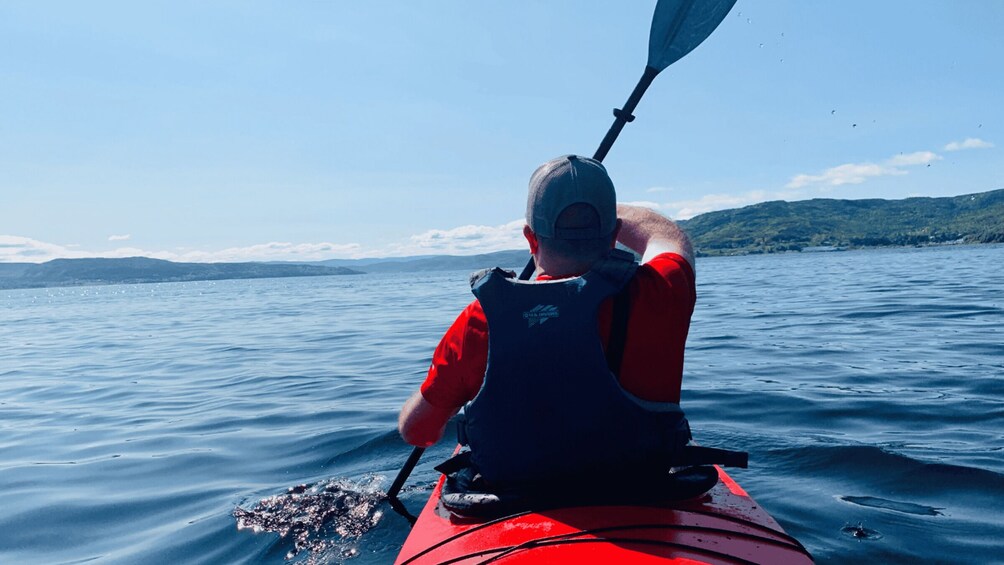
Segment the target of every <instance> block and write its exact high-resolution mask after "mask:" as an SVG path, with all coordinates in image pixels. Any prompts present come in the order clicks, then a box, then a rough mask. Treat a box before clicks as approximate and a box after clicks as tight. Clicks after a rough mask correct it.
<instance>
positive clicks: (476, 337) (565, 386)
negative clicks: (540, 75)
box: [398, 155, 696, 483]
mask: <svg viewBox="0 0 1004 565" xmlns="http://www.w3.org/2000/svg"><path fill="white" fill-rule="evenodd" d="M523 234H524V236H525V237H526V240H527V243H528V244H529V248H530V253H531V255H532V257H533V259H534V262H535V263H536V273H535V274H536V279H535V281H534V282H533V283H531V282H519V281H516V280H515V278H514V277H512V276H510V275H511V273H510V274H508V275H507V274H506V273H504V272H502V271H500V270H495V271H494V272H491V273H487V274H484V275H482V276H481V277H480V278H479V279H478V280H477V281H475V284H474V291H475V295H476V296H478V300H475V301H473V302H472V303H471V304H470V305H468V306H467V308H465V309H464V311H463V312H461V314H460V315H459V316H458V317H457V319H456V321H455V322H454V323H453V325H452V326H451V327H450V328H449V330H448V331H447V332H446V334H445V335H444V336H443V338H442V340H441V341H440V343H439V346H438V347H437V348H436V350H435V353H434V354H433V360H432V366H431V367H430V368H429V372H428V376H427V377H426V379H425V382H424V383H423V384H422V386H421V388H420V389H419V391H417V392H416V393H415V394H414V395H413V396H412V397H411V398H410V399H409V400H408V401H407V402H406V403H405V405H404V407H403V408H402V410H401V414H400V418H399V423H398V426H399V430H400V432H401V435H402V437H403V438H404V439H405V441H407V442H408V443H410V444H412V445H416V446H422V447H425V446H429V445H432V444H433V443H435V442H436V441H438V440H439V439H440V438H441V437H442V435H443V431H444V429H445V426H446V424H447V422H448V420H449V419H450V418H451V417H452V416H453V415H454V414H456V413H457V412H458V411H459V410H460V408H462V407H464V405H465V404H468V403H470V404H468V407H467V409H466V410H465V413H466V417H467V421H466V423H465V424H462V427H463V428H465V429H466V432H465V429H461V430H460V431H461V436H462V437H461V442H462V443H469V444H470V445H471V448H472V450H473V451H474V453H475V459H476V460H477V459H478V458H479V456H480V463H479V466H480V467H485V469H483V470H484V471H485V473H484V474H485V476H486V477H489V476H497V477H498V478H499V479H500V480H499V482H500V483H503V482H513V483H518V482H520V479H521V478H525V477H530V476H556V475H560V474H561V473H565V472H567V471H568V469H570V468H579V467H582V466H585V467H591V468H594V469H596V470H597V471H598V472H600V471H602V470H603V469H605V468H606V467H605V466H607V465H611V464H615V463H617V464H619V463H625V462H624V461H623V460H624V459H625V457H633V456H634V454H636V453H641V452H643V451H651V449H649V448H650V447H651V446H652V445H655V444H657V443H659V444H661V443H665V442H666V437H667V436H666V435H665V433H664V430H656V429H655V428H663V427H668V428H674V429H673V432H674V433H676V434H677V435H678V436H680V437H677V438H676V439H673V440H672V443H680V442H681V441H682V442H683V443H685V442H686V439H689V429H687V428H686V420H685V419H683V417H682V413H681V412H679V407H678V403H679V400H680V383H681V379H682V375H683V353H684V345H685V342H686V338H687V332H688V329H689V326H690V319H691V315H692V314H693V310H694V303H695V300H696V289H695V281H694V267H693V265H694V252H693V248H692V246H691V243H690V240H689V239H688V237H687V235H686V234H685V233H684V232H683V231H682V230H681V229H680V228H679V227H678V226H677V225H676V224H675V223H673V222H672V221H671V220H669V219H667V218H665V217H663V216H662V215H660V214H658V213H656V212H654V211H652V210H648V209H645V208H641V207H637V206H629V205H624V204H621V205H617V204H616V195H615V190H614V185H613V183H612V181H611V180H610V177H609V176H608V174H607V171H606V169H605V168H604V167H603V165H602V164H601V163H599V162H598V161H595V160H593V159H589V158H585V157H577V156H572V155H568V156H563V157H559V158H557V159H553V160H551V161H548V162H547V163H544V164H543V165H541V166H540V167H539V168H538V169H537V170H536V171H535V172H534V174H533V176H532V177H531V180H530V186H529V195H528V201H527V212H526V225H525V226H524V228H523ZM617 242H620V243H621V244H623V245H624V246H625V247H628V248H630V249H632V250H634V251H635V252H637V253H638V254H639V255H641V256H642V263H643V264H642V265H641V266H637V265H635V264H634V263H633V260H632V258H630V256H629V258H628V259H627V260H626V261H625V260H624V257H623V256H624V255H627V254H625V253H623V252H621V251H614V248H615V244H616V243H617ZM621 279H623V280H621ZM521 300H522V301H524V302H525V304H523V303H521V302H520V301H521ZM486 311H487V314H486ZM576 320H580V321H581V323H579V322H578V321H576ZM562 324H565V325H564V326H563V325H562ZM489 327H491V328H492V330H491V331H492V334H491V345H492V347H491V352H489ZM548 332H549V333H548ZM597 332H598V337H599V345H600V346H601V347H602V349H601V348H600V347H595V346H593V343H595V342H596V337H597ZM593 350H595V352H596V353H595V354H594V353H593ZM613 350H616V351H613ZM486 373H487V377H486ZM618 383H619V385H618ZM625 393H626V394H625ZM476 397H477V398H476ZM472 401H473V402H472ZM681 420H682V424H681ZM649 429H651V430H653V431H652V432H651V433H649V432H648V430H649ZM465 435H469V436H470V437H463V436H465ZM465 440H469V441H465ZM535 446H536V447H535ZM584 448H586V449H584ZM514 450H516V451H515V452H514ZM555 450H557V451H555ZM545 451H546V453H544V452H545ZM583 451H588V452H589V453H585V454H583V455H582V456H581V457H580V456H578V454H580V453H582V452H583ZM554 453H557V455H555V454H554ZM651 456H652V454H651V453H648V454H642V455H640V457H642V458H643V459H644V458H648V459H645V460H646V461H647V460H650V459H651ZM658 458H659V457H656V459H658ZM630 464H635V463H634V462H632V463H630ZM646 464H647V463H646ZM514 466H515V467H514ZM495 471H497V472H495ZM502 479H505V480H502ZM509 479H512V481H509Z"/></svg>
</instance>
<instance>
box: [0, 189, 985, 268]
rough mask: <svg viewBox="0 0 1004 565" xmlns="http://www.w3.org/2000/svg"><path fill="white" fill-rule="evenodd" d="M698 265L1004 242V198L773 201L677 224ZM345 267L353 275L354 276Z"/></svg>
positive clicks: (419, 260)
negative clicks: (730, 258)
mask: <svg viewBox="0 0 1004 565" xmlns="http://www.w3.org/2000/svg"><path fill="white" fill-rule="evenodd" d="M679 224H680V226H681V227H682V228H683V229H684V230H686V231H687V233H688V234H689V235H690V237H691V239H692V240H693V241H694V247H695V248H696V250H697V254H698V255H699V256H712V255H745V254H750V253H778V252H786V251H802V250H812V249H813V248H817V249H818V248H826V249H845V248H860V247H876V246H897V245H900V246H902V245H930V244H947V243H998V242H1004V189H1000V190H993V191H990V192H982V193H977V194H966V195H963V196H955V197H946V198H906V199H903V200H881V199H869V200H836V199H824V198H817V199H813V200H803V201H799V202H785V201H773V202H763V203H760V204H754V205H752V206H746V207H744V208H737V209H733V210H722V211H718V212H709V213H707V214H701V215H699V216H696V217H694V218H692V219H690V220H684V221H680V222H679ZM528 258H529V252H528V251H527V250H526V249H520V250H510V251H497V252H494V253H484V254H480V255H464V256H456V255H426V256H419V257H394V258H383V259H332V260H328V261H317V262H309V263H303V262H298V263H293V262H279V263H276V262H273V263H174V262H171V261H163V260H160V259H150V258H146V257H130V258H126V259H55V260H52V261H48V262H46V263H41V264H35V263H0V288H34V287H46V286H72V285H88V284H128V283H143V282H172V281H195V280H219V279H248V278H269V277H304V276H330V275H350V274H361V273H392V272H423V271H444V270H466V271H475V270H478V269H483V268H486V267H495V266H499V267H503V268H508V269H513V270H517V271H518V270H520V269H521V268H522V267H523V265H525V264H526V261H527V259H528ZM347 265H349V266H351V267H353V268H349V267H348V266H347Z"/></svg>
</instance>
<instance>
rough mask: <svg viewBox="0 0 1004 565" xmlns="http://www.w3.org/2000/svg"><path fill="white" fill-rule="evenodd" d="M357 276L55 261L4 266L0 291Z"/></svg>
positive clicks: (296, 267)
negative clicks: (10, 289) (104, 285)
mask: <svg viewBox="0 0 1004 565" xmlns="http://www.w3.org/2000/svg"><path fill="white" fill-rule="evenodd" d="M356 274H361V273H360V272H359V271H355V270H353V269H348V268H346V267H325V266H321V265H301V264H295V263H287V264H268V263H175V262H172V261H164V260H161V259H150V258H148V257H128V258H124V259H106V258H94V259H53V260H52V261H48V262H45V263H38V264H35V263H0V288H38V287H50V286H77V285H95V284H132V283H149V282H181V281H204V280H221V279H257V278H272V277H314V276H331V275H356Z"/></svg>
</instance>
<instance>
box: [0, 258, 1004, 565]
mask: <svg viewBox="0 0 1004 565" xmlns="http://www.w3.org/2000/svg"><path fill="white" fill-rule="evenodd" d="M1002 264H1004V246H980V247H953V248H933V249H903V250H880V251H862V252H844V253H830V254H803V255H798V254H793V255H783V256H752V257H738V258H718V259H704V260H701V261H700V262H699V264H698V279H699V285H698V287H699V288H698V292H699V299H698V307H697V312H696V314H695V318H694V323H693V327H692V330H691V337H690V340H689V342H688V344H689V347H688V354H687V355H688V357H687V368H686V371H687V376H686V378H685V382H684V393H683V406H684V408H685V409H686V410H687V412H688V415H689V416H690V419H691V423H692V426H693V427H694V429H695V436H696V437H697V438H698V439H699V440H700V441H701V442H702V443H705V444H710V445H721V446H731V447H734V448H737V449H745V450H748V451H749V452H750V459H751V467H750V469H748V470H736V471H735V472H733V473H732V474H733V476H734V477H735V478H736V479H737V480H738V481H739V482H740V483H741V484H742V485H743V486H744V487H745V488H746V490H748V491H749V492H750V493H751V494H752V495H753V496H754V497H755V498H756V499H757V500H758V501H759V502H760V503H761V504H762V505H763V506H764V507H766V508H767V509H768V511H770V512H771V513H772V514H773V515H774V516H775V517H776V518H777V519H778V520H779V521H780V522H781V523H782V525H784V527H785V528H786V529H787V530H788V532H789V533H791V534H793V535H794V536H796V537H798V538H799V539H800V540H801V541H802V542H803V543H804V544H805V545H806V546H807V547H808V548H809V549H810V550H811V551H812V552H813V554H814V555H815V557H816V558H817V559H818V560H819V561H820V562H834V563H840V562H849V561H851V560H862V561H864V562H907V561H913V560H918V559H928V560H933V561H938V562H953V563H964V562H969V563H986V562H994V561H997V562H1001V561H1002V559H1004V558H1002V557H1001V556H1002V555H1004V552H1002V547H1004V541H1002V540H1004V331H1002V329H1001V328H1002V326H1004V282H1002V281H1004V267H1002ZM465 281H466V273H434V274H421V275H416V276H414V277H405V276H399V275H394V276H370V275H366V276H358V277H325V278H300V279H269V280H253V281H222V282H199V283H171V284H151V285H122V286H105V287H82V288H64V289H42V290H14V291H0V292H2V293H0V501H2V504H0V562H2V563H28V562H32V563H34V562H42V563H64V562H65V563H76V562H85V561H94V562H101V563H137V562H143V563H178V562H185V563H200V562H203V563H246V562H251V563H259V562H260V563H282V562H283V561H284V560H285V559H286V557H287V555H288V554H290V553H292V552H293V551H294V548H295V546H296V542H294V538H295V537H296V536H295V535H294V534H295V533H296V532H293V533H291V534H290V535H288V536H286V537H285V538H280V536H279V535H278V534H275V533H270V532H262V533H258V534H256V533H254V532H253V531H252V530H251V529H240V530H239V529H238V527H237V519H236V518H235V517H234V511H235V509H238V508H239V509H243V510H248V511H251V510H254V511H255V512H259V515H264V514H266V513H268V512H274V514H269V516H271V517H273V518H276V519H280V520H283V519H290V518H296V517H299V519H300V520H301V521H302V520H309V519H310V517H311V515H310V514H309V511H310V509H311V508H313V510H314V511H317V509H318V508H320V509H321V510H322V511H327V510H333V509H334V508H335V507H336V506H340V507H349V508H353V509H354V513H353V515H354V516H355V519H354V521H349V522H344V521H335V522H330V523H328V524H327V525H326V526H325V528H323V530H322V531H320V532H314V533H310V532H301V533H302V534H303V535H302V536H301V542H303V543H304V544H305V545H306V547H305V548H304V549H303V550H301V551H299V552H298V553H296V555H295V556H294V557H293V561H297V562H299V561H313V562H320V563H328V562H339V561H341V560H342V559H343V556H344V555H354V557H353V558H351V559H350V560H349V561H348V562H349V563H350V564H351V563H358V564H362V563H385V562H390V561H392V559H393V557H394V555H395V554H396V551H397V548H398V547H399V545H400V544H401V542H402V541H403V539H404V537H405V536H406V534H407V523H406V522H405V521H404V519H402V518H401V517H399V516H397V515H395V514H394V513H393V512H391V511H390V510H389V508H387V507H386V505H385V504H381V503H379V495H378V492H379V489H380V488H386V487H387V485H388V484H389V482H390V479H392V478H393V477H394V475H395V474H396V472H397V470H398V468H399V467H400V465H401V464H402V463H403V461H404V459H405V457H406V456H407V454H408V452H409V450H408V448H407V447H405V446H404V445H403V444H402V443H401V441H400V440H399V439H398V437H397V435H396V432H395V419H396V414H397V410H398V408H399V407H400V405H401V403H402V402H403V401H404V399H405V398H406V397H407V396H408V395H409V394H410V393H411V392H412V391H413V390H414V388H415V387H416V386H418V384H419V382H420V381H421V379H422V378H423V376H424V372H425V369H426V367H427V363H428V361H429V359H430V356H431V351H432V348H433V347H434V346H435V344H436V342H437V340H438V338H439V336H440V334H441V333H442V331H443V330H444V329H445V328H446V327H447V326H448V325H449V323H450V322H451V321H452V319H453V316H454V315H455V314H456V312H457V311H458V310H459V309H460V308H461V307H462V306H463V305H464V304H466V303H467V302H468V301H469V300H470V298H471V297H470V294H469V291H468V290H467V288H466V282H465ZM451 448H452V446H451V445H449V442H445V443H444V445H442V446H439V447H438V448H435V449H431V450H430V451H429V452H427V454H426V457H425V458H424V463H423V464H422V465H420V466H419V468H418V469H417V470H416V472H415V474H414V475H413V477H412V480H411V481H410V484H411V485H412V487H411V488H409V490H408V492H407V493H406V495H405V496H404V500H405V502H406V503H407V504H408V505H409V506H410V507H412V508H413V509H415V510H417V509H418V508H419V507H420V506H421V504H422V503H423V502H424V499H425V498H427V496H428V489H429V487H430V485H431V484H432V483H433V482H434V480H435V478H436V476H435V472H434V471H433V470H432V469H431V466H432V465H433V464H434V463H436V462H438V461H440V460H442V459H444V458H445V456H446V454H447V451H448V450H449V449H451ZM336 479H338V480H336ZM299 484H308V485H315V486H314V487H313V488H312V489H307V490H306V491H305V492H303V493H299V492H295V493H293V494H284V493H286V491H287V488H289V487H294V486H295V485H299ZM270 497H272V498H270ZM263 500H264V505H265V506H268V505H271V506H269V507H268V509H267V512H266V510H262V507H261V506H259V507H258V508H257V509H256V505H257V504H259V502H260V501H263ZM238 513H240V511H238ZM315 517H316V516H315ZM273 526H274V528H273V529H281V528H282V526H283V524H279V525H277V526H276V525H273ZM366 530H368V531H366ZM854 530H857V531H858V532H864V533H865V534H866V536H865V537H864V538H860V537H855V536H854V535H852V534H853V531H854ZM360 532H364V533H362V534H361V535H360V536H358V537H355V534H359V533H360ZM307 534H309V535H307ZM342 534H344V535H342Z"/></svg>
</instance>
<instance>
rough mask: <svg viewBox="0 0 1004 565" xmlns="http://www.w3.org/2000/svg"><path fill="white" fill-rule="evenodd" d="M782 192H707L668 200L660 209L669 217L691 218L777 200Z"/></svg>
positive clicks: (678, 218) (677, 218)
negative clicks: (685, 198) (686, 198)
mask: <svg viewBox="0 0 1004 565" xmlns="http://www.w3.org/2000/svg"><path fill="white" fill-rule="evenodd" d="M780 197H781V193H777V194H773V195H771V194H768V193H767V192H765V191H763V190H755V191H752V192H747V193H745V194H705V195H704V196H702V197H700V198H698V199H696V200H679V201H676V202H667V203H666V204H663V205H662V206H660V209H662V210H665V211H667V212H668V213H669V217H671V218H673V219H676V220H689V219H690V218H693V217H694V216H697V215H699V214H704V213H707V212H714V211H716V210H728V209H729V208H740V207H742V206H749V205H750V204H757V203H759V202H766V201H767V200H777V199H779V198H780Z"/></svg>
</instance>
